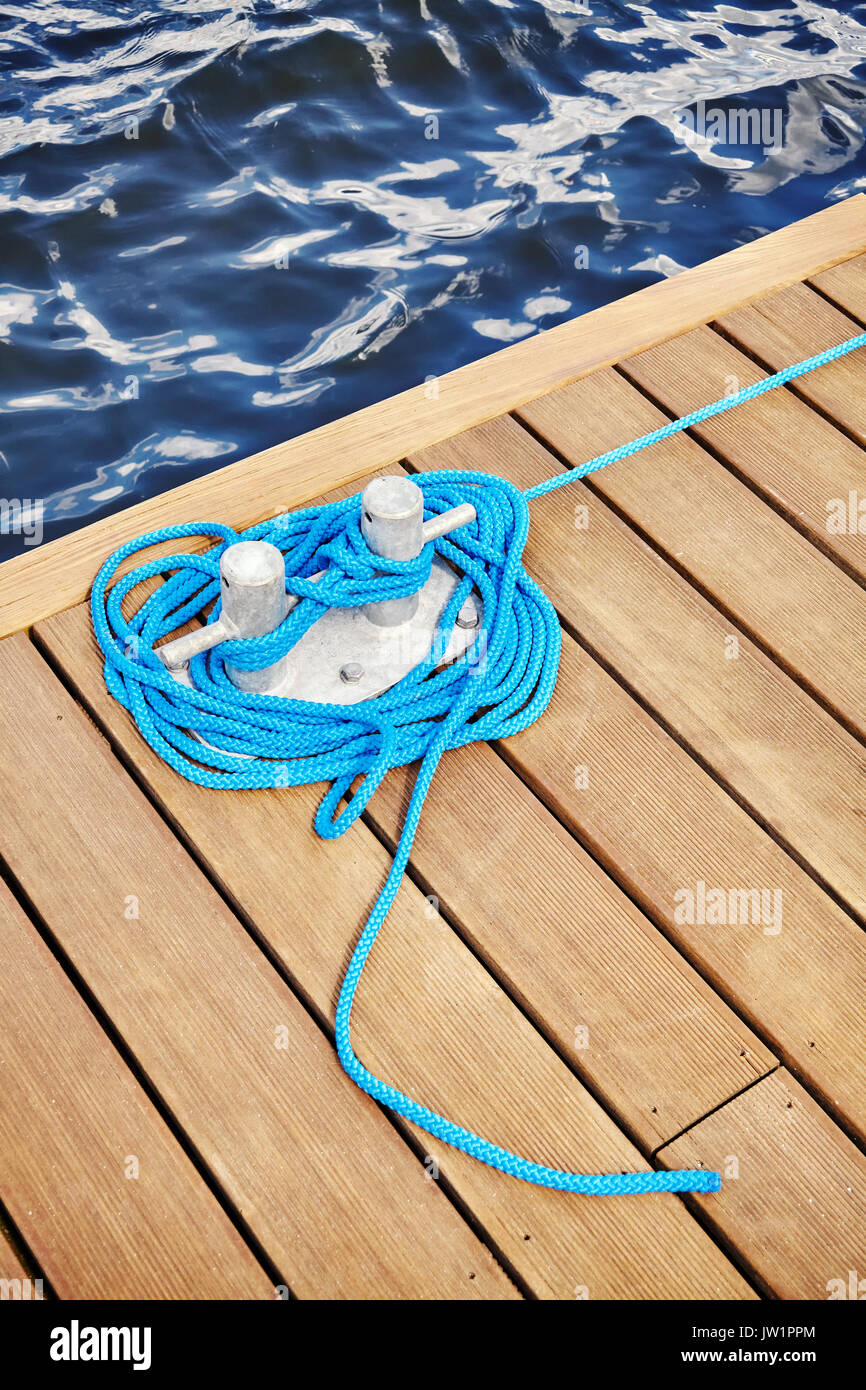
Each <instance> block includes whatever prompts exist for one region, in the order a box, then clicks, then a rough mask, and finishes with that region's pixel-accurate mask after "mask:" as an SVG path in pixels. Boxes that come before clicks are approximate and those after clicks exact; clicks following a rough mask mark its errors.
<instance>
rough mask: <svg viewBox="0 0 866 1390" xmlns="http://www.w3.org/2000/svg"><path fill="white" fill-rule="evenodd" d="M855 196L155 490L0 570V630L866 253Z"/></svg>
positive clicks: (864, 225) (865, 227)
mask: <svg viewBox="0 0 866 1390" xmlns="http://www.w3.org/2000/svg"><path fill="white" fill-rule="evenodd" d="M863 208H864V202H863V195H859V194H858V195H857V196H856V197H853V198H849V199H848V200H847V201H845V202H843V203H837V204H834V205H833V206H832V207H827V208H824V209H822V210H821V211H820V212H817V213H815V214H814V215H813V216H811V217H807V218H805V219H804V220H803V221H801V222H797V223H795V224H794V225H793V226H790V227H785V228H783V229H782V230H780V231H777V232H772V233H771V234H770V235H769V236H766V237H762V238H760V239H758V240H756V241H752V242H749V243H748V244H747V245H745V246H739V247H737V248H736V249H735V250H733V251H729V252H727V253H726V254H725V255H723V256H718V257H716V258H715V259H713V260H711V261H707V262H706V263H705V264H703V265H701V266H696V267H694V268H693V269H691V270H686V271H683V272H682V273H681V274H680V275H677V276H676V277H675V278H674V279H670V280H662V281H658V282H656V283H655V284H653V285H650V286H648V287H647V288H646V289H643V290H639V291H638V292H637V293H636V294H632V295H628V296H627V297H626V298H624V299H621V300H619V301H618V302H616V303H614V304H608V305H604V306H602V307H601V308H599V309H595V310H593V311H592V312H591V313H589V314H584V315H583V316H582V317H580V318H578V319H574V320H572V321H571V322H570V323H566V324H562V325H560V326H559V327H558V328H553V329H550V330H549V331H548V332H546V333H543V334H540V335H539V336H538V337H532V338H529V339H525V340H524V341H522V342H520V343H514V344H512V345H511V346H510V347H507V348H504V349H502V350H501V351H500V352H497V353H493V354H492V355H490V356H488V357H485V358H482V359H480V360H479V361H477V362H473V363H471V364H469V365H468V366H465V367H461V368H459V369H458V370H457V371H455V372H449V373H447V374H446V375H444V376H442V377H441V378H440V379H439V381H438V382H437V383H436V387H435V389H433V388H432V387H431V385H430V383H427V382H425V383H423V384H421V385H418V386H415V387H413V388H412V389H411V390H409V391H404V392H402V393H401V394H400V395H398V396H393V397H391V398H390V399H388V400H386V401H381V402H379V403H378V404H376V405H374V406H370V407H368V408H367V409H365V410H362V411H358V412H356V413H355V414H353V415H349V416H346V417H345V419H342V420H335V421H333V422H331V423H330V424H327V425H324V426H322V427H321V428H320V429H317V430H313V431H311V432H310V433H308V434H306V435H302V436H300V437H299V438H297V439H293V440H290V441H289V442H287V443H285V444H280V445H277V446H275V447H274V448H271V449H266V450H264V451H263V452H262V453H259V454H255V455H253V456H252V457H251V458H248V459H244V460H243V461H241V462H239V463H235V464H230V465H229V466H228V467H227V468H222V469H219V470H217V471H216V472H214V473H210V474H208V475H207V476H205V477H203V478H199V479H197V480H195V481H193V482H190V483H186V484H184V485H183V486H182V487H180V488H175V489H173V490H172V491H171V492H168V493H164V494H163V495H162V496H160V497H157V498H151V499H149V500H147V501H145V502H141V503H139V504H138V505H136V506H134V507H130V508H128V509H126V510H125V511H124V512H121V513H120V514H118V515H116V516H113V517H108V518H107V519H105V520H103V521H98V522H95V523H93V524H92V525H90V526H86V527H83V528H82V529H81V530H79V531H77V532H75V533H74V534H73V535H70V536H67V537H64V538H62V539H60V540H58V541H53V542H51V543H50V544H48V545H45V546H43V547H41V548H40V549H39V550H35V551H30V552H28V553H27V554H25V555H22V556H19V557H16V558H15V559H13V560H9V561H7V562H6V564H5V565H4V567H3V579H4V583H3V591H2V596H0V636H2V635H5V634H7V633H10V632H15V631H18V630H19V629H20V628H23V627H27V626H29V625H31V624H32V623H34V622H36V621H37V620H38V619H39V618H43V617H46V616H47V615H49V614H50V613H54V612H58V611H59V610H60V609H63V608H67V607H70V606H71V605H72V604H75V603H80V602H81V601H82V600H83V599H84V598H85V596H86V593H87V590H88V587H89V585H90V583H91V581H92V579H93V576H94V574H95V572H96V570H97V569H98V567H99V565H100V563H101V562H102V560H103V559H104V558H105V556H106V554H108V553H109V552H110V551H111V550H113V549H114V548H115V547H116V546H118V545H120V544H121V543H122V542H124V541H126V540H129V539H131V538H133V537H135V536H136V535H139V534H141V533H143V532H145V531H150V530H153V529H154V528H156V527H158V526H165V525H171V524H174V523H176V522H179V521H189V520H201V519H203V518H204V519H208V518H218V519H219V520H221V521H223V522H225V523H227V524H230V525H234V526H246V525H250V524H252V523H253V522H254V521H258V520H260V519H262V518H263V517H264V516H267V515H268V514H269V513H271V512H272V511H273V510H274V509H281V508H284V507H291V506H298V505H299V504H300V503H302V502H304V501H306V500H308V499H309V498H311V497H314V496H316V495H317V494H319V493H321V492H323V491H324V490H326V489H327V488H329V487H334V486H337V485H339V484H341V483H345V482H349V481H351V480H352V479H356V478H360V477H362V476H363V475H364V474H365V473H369V472H371V471H372V470H373V469H375V468H378V467H382V466H384V465H385V464H387V463H391V462H395V461H397V460H399V459H400V458H401V457H402V456H403V455H404V454H405V453H407V452H409V451H414V450H419V449H422V448H425V447H426V446H428V445H430V444H433V443H435V442H436V441H438V440H441V439H444V438H446V437H447V436H449V435H451V434H454V433H456V432H457V431H459V430H464V429H466V428H468V427H469V426H470V425H473V424H476V423H478V422H479V421H483V420H489V419H491V418H493V417H494V416H497V415H499V414H501V413H502V412H503V411H505V410H511V409H514V408H515V407H516V406H518V405H521V404H524V403H525V402H527V401H529V400H532V399H533V398H534V397H536V396H539V395H542V394H544V393H545V392H547V391H550V390H552V389H553V388H554V387H556V386H560V385H562V384H564V383H565V382H568V381H575V380H577V379H579V378H580V377H582V376H585V375H586V374H587V373H589V372H592V371H594V370H596V369H597V368H598V367H600V366H607V365H610V364H611V363H612V362H616V361H620V360H622V359H623V358H626V357H629V356H631V354H632V353H635V352H638V351H640V350H641V349H643V348H646V347H650V346H652V345H653V344H654V343H658V342H661V341H663V340H664V339H665V338H670V337H673V336H675V335H676V334H678V333H684V332H686V331H687V330H688V329H690V328H694V327H696V326H697V325H698V324H700V323H705V322H706V321H707V320H708V319H710V318H711V317H712V316H713V315H719V314H724V313H727V312H729V311H731V310H732V309H734V308H736V307H737V306H739V305H742V304H746V303H748V302H750V301H751V300H753V299H755V298H757V297H758V296H759V295H765V294H767V293H768V292H769V291H771V290H774V289H778V288H780V287H781V286H783V285H788V284H790V283H791V282H792V281H797V280H802V279H804V278H805V277H806V276H808V275H814V274H816V273H818V272H820V271H821V270H824V269H826V268H828V267H830V266H832V265H835V264H836V263H837V262H839V261H841V260H844V259H846V258H847V257H850V256H854V255H857V254H858V253H860V252H862V251H864V250H866V219H864V217H863Z"/></svg>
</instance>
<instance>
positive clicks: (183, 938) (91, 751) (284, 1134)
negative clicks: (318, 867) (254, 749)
mask: <svg viewBox="0 0 866 1390" xmlns="http://www.w3.org/2000/svg"><path fill="white" fill-rule="evenodd" d="M0 683H2V687H3V690H4V716H5V717H4V720H3V724H2V726H0V795H2V802H3V806H4V810H5V819H4V825H3V832H2V852H3V855H4V858H5V859H6V862H7V863H8V864H9V867H10V871H11V872H12V873H13V874H14V875H15V876H16V878H17V879H18V881H19V882H20V883H21V884H22V885H23V887H24V889H25V891H26V892H27V893H28V895H29V897H30V899H31V900H32V902H33V904H34V907H35V909H36V911H38V912H39V913H40V915H41V916H42V917H43V919H44V920H45V921H46V922H47V923H48V924H49V925H50V927H51V930H52V931H53V932H54V934H55V936H56V938H57V940H58V941H59V943H60V944H61V946H62V947H63V949H64V950H65V951H66V952H67V954H68V956H69V958H70V959H71V961H72V962H73V964H74V965H75V967H76V969H77V970H78V971H79V972H80V974H81V976H82V978H83V979H84V980H85V982H86V983H87V985H88V987H89V988H90V989H91V990H92V991H93V994H94V996H95V998H96V999H97V1001H98V1002H99V1003H100V1005H101V1006H102V1008H104V1009H105V1012H106V1014H107V1015H108V1016H109V1017H110V1018H111V1019H112V1021H113V1023H114V1025H115V1026H116V1027H117V1028H118V1030H119V1031H120V1033H121V1035H122V1036H123V1038H124V1039H125V1041H126V1042H127V1044H128V1046H129V1048H130V1050H131V1052H132V1054H133V1055H134V1056H135V1058H136V1059H137V1061H138V1063H139V1064H140V1065H141V1067H142V1069H143V1070H144V1072H145V1073H146V1074H147V1076H148V1077H149V1078H150V1080H151V1082H152V1083H153V1085H154V1086H155V1088H156V1089H157V1091H158V1092H159V1094H160V1095H161V1096H162V1098H163V1100H164V1101H165V1103H166V1105H167V1106H168V1108H169V1110H170V1111H171V1113H172V1114H173V1115H174V1116H175V1118H176V1119H177V1121H178V1123H179V1124H180V1125H181V1126H182V1128H183V1129H184V1131H185V1132H186V1134H187V1135H188V1136H189V1138H190V1140H191V1142H192V1143H193V1144H194V1145H195V1147H196V1149H197V1151H198V1152H199V1153H200V1154H201V1156H202V1158H203V1160H204V1162H205V1163H207V1165H208V1167H209V1168H210V1169H211V1171H212V1172H213V1173H214V1174H215V1175H216V1177H217V1179H218V1180H219V1182H220V1183H221V1185H222V1187H223V1189H224V1191H225V1192H226V1193H227V1195H228V1197H229V1199H230V1200H231V1201H232V1202H233V1203H234V1204H235V1206H236V1207H237V1209H238V1210H239V1211H240V1213H241V1214H242V1216H243V1217H244V1219H245V1220H246V1221H247V1223H248V1225H249V1227H250V1228H251V1229H252V1231H253V1232H254V1233H255V1234H256V1235H257V1236H258V1237H259V1239H260V1240H261V1242H262V1244H263V1246H264V1247H265V1249H266V1250H267V1252H268V1254H269V1255H270V1256H271V1258H272V1259H273V1260H274V1262H275V1263H276V1265H277V1267H278V1268H279V1269H280V1271H281V1272H282V1273H283V1275H284V1276H285V1279H286V1282H287V1283H288V1284H289V1285H290V1287H291V1288H292V1289H293V1290H294V1291H295V1292H296V1293H297V1294H298V1295H299V1296H301V1297H335V1296H336V1297H380V1296H381V1295H382V1291H383V1289H387V1291H388V1294H389V1296H391V1297H395V1298H397V1297H414V1298H419V1297H424V1298H438V1297H476V1298H485V1297H511V1296H513V1295H514V1290H513V1286H512V1285H511V1283H510V1282H509V1281H508V1279H507V1278H506V1277H505V1276H504V1274H503V1273H502V1271H501V1270H500V1269H499V1267H498V1266H497V1265H496V1263H495V1262H494V1260H493V1259H492V1257H491V1256H490V1254H489V1252H488V1251H487V1250H486V1249H485V1248H484V1246H483V1245H482V1244H481V1243H480V1242H479V1241H478V1239H477V1238H476V1237H475V1236H474V1235H473V1234H472V1232H471V1231H470V1230H469V1228H468V1226H467V1225H466V1224H465V1223H464V1221H463V1220H462V1219H461V1218H460V1217H459V1216H458V1214H457V1212H456V1211H455V1209H454V1207H453V1206H452V1205H450V1204H449V1202H448V1201H447V1200H446V1199H445V1198H444V1196H443V1195H442V1193H441V1192H440V1190H439V1189H438V1188H437V1186H436V1185H435V1184H433V1183H428V1182H426V1181H425V1175H424V1169H423V1167H422V1165H421V1164H420V1163H419V1162H418V1161H417V1159H416V1158H415V1157H414V1156H413V1155H412V1153H411V1152H410V1151H409V1149H408V1148H407V1146H406V1144H405V1142H404V1141H403V1140H402V1139H401V1138H400V1136H399V1135H398V1134H397V1133H396V1131H395V1129H394V1128H393V1126H392V1125H391V1124H390V1123H389V1121H388V1120H387V1118H386V1117H385V1116H384V1115H383V1114H382V1112H381V1111H380V1110H379V1109H378V1107H377V1106H376V1105H374V1103H373V1102H372V1101H371V1100H369V1098H368V1097H366V1096H364V1095H363V1094H362V1093H361V1092H360V1091H359V1090H358V1089H357V1088H356V1087H355V1086H354V1085H353V1084H352V1082H351V1081H349V1079H348V1077H346V1075H345V1074H344V1073H343V1071H342V1070H341V1068H340V1066H339V1063H338V1062H337V1060H336V1057H335V1056H334V1052H333V1049H332V1048H331V1045H330V1043H329V1041H328V1039H327V1038H325V1037H324V1036H323V1035H322V1032H321V1030H320V1029H319V1028H318V1027H317V1026H316V1024H315V1023H314V1021H313V1020H312V1019H311V1018H310V1016H309V1014H308V1013H307V1012H306V1010H305V1009H304V1008H303V1007H302V1005H301V1004H300V1002H299V1001H298V1000H297V998H296V997H295V995H294V994H293V993H292V992H291V990H290V989H289V988H288V987H287V986H286V985H285V984H284V983H283V981H282V980H281V979H280V978H279V976H278V974H277V973H276V971H275V970H274V969H273V967H272V966H271V965H270V964H269V963H268V961H267V960H266V959H265V958H264V956H263V955H262V954H261V952H260V950H259V949H258V947H257V946H256V944H255V943H254V942H253V941H252V939H251V938H250V936H249V934H248V933H247V932H246V931H245V930H244V928H243V927H242V926H241V924H240V923H239V922H238V921H237V919H236V917H235V916H234V915H233V914H232V913H231V912H230V911H229V910H228V908H226V906H225V905H224V903H223V901H222V899H221V898H220V896H219V895H218V894H217V892H216V891H215V890H214V889H213V888H212V887H211V886H210V885H209V884H208V883H207V881H206V879H205V878H204V877H203V875H202V874H201V872H200V871H199V870H198V869H197V868H196V866H195V864H194V863H193V861H192V860H191V859H190V858H189V856H188V854H187V853H186V852H185V851H184V850H183V849H182V848H181V846H180V844H179V843H178V841H177V840H176V839H175V837H174V836H173V835H172V834H171V833H170V831H169V830H168V829H167V827H166V826H165V824H164V822H163V821H162V819H161V818H160V817H159V815H158V814H157V812H156V811H155V810H154V809H153V807H152V806H151V805H150V803H149V802H148V801H147V800H146V798H145V797H144V796H143V794H142V793H141V792H140V791H139V789H138V788H137V787H136V786H135V784H134V783H133V782H132V780H131V779H130V778H129V777H128V776H127V774H126V773H125V772H124V771H123V770H122V769H121V768H120V766H119V764H118V763H117V761H116V759H115V758H114V756H113V754H112V753H111V751H110V749H109V748H108V746H107V744H106V743H105V740H104V739H103V738H101V737H100V735H99V734H98V733H97V732H96V730H95V729H94V728H93V726H92V725H91V724H90V722H89V721H88V719H87V718H86V716H85V715H84V714H83V713H82V711H81V710H80V708H79V707H78V706H77V705H76V704H75V702H74V701H73V700H72V698H71V697H70V696H69V695H68V694H67V693H66V691H65V690H64V689H63V687H62V686H61V685H60V683H59V681H57V679H56V677H54V675H53V674H52V673H51V671H50V669H49V668H48V666H47V665H46V663H45V662H44V660H43V659H42V658H41V657H40V656H39V654H38V653H37V652H36V651H35V650H34V648H33V646H32V645H31V643H30V642H29V641H27V639H26V638H24V637H15V638H10V639H7V640H6V641H4V642H3V643H0ZM22 769H26V775H22ZM46 859H48V861H49V862H50V872H48V873H46V871H45V865H46ZM286 901H290V899H289V900H284V901H283V904H282V909H281V910H282V911H285V910H286ZM127 911H129V912H130V913H132V914H133V915H132V916H131V917H130V918H127V916H126V913H127ZM135 912H137V913H138V916H137V917H136V916H135V915H134V913H135ZM383 1230H385V1231H387V1232H388V1233H389V1239H388V1240H387V1241H383V1239H382V1232H383ZM472 1276H474V1278H473V1277H472Z"/></svg>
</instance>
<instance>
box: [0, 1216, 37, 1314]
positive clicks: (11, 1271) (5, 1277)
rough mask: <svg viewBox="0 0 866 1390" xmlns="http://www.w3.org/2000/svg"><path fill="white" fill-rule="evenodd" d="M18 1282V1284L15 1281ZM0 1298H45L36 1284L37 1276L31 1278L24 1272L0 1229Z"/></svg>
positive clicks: (6, 1237) (9, 1242) (7, 1238)
mask: <svg viewBox="0 0 866 1390" xmlns="http://www.w3.org/2000/svg"><path fill="white" fill-rule="evenodd" d="M16 1280H18V1284H16V1283H15V1281H16ZM0 1290H2V1291H3V1292H2V1293H0V1297H2V1299H3V1300H4V1301H5V1300H6V1299H10V1300H12V1299H14V1300H16V1301H17V1300H23V1299H31V1298H32V1299H36V1300H37V1301H38V1300H39V1299H40V1298H44V1297H45V1289H44V1287H43V1288H41V1289H40V1286H39V1284H38V1283H37V1276H33V1275H31V1274H30V1273H29V1271H28V1270H26V1269H25V1268H24V1266H23V1264H22V1263H21V1261H20V1259H19V1258H18V1255H17V1253H16V1252H15V1250H14V1248H13V1246H12V1243H11V1241H10V1239H9V1237H8V1235H7V1234H6V1232H5V1231H3V1230H2V1229H0Z"/></svg>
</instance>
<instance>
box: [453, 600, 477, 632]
mask: <svg viewBox="0 0 866 1390" xmlns="http://www.w3.org/2000/svg"><path fill="white" fill-rule="evenodd" d="M457 626H458V627H477V626H478V609H477V608H476V607H475V600H474V599H471V598H468V599H467V600H466V602H465V603H464V605H463V607H462V608H461V609H460V612H459V613H458V614H457Z"/></svg>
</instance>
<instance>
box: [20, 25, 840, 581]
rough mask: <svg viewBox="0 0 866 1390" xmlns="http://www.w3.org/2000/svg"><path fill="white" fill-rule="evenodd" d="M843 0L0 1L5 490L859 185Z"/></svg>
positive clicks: (145, 460)
mask: <svg viewBox="0 0 866 1390" xmlns="http://www.w3.org/2000/svg"><path fill="white" fill-rule="evenodd" d="M864 18H866V8H864V6H862V5H853V6H848V5H841V4H840V5H828V4H815V3H811V2H810V0H790V3H772V2H769V3H763V4H758V5H755V6H749V7H743V6H737V5H732V4H724V3H718V4H711V5H710V4H705V5H703V6H688V7H686V6H683V5H674V4H657V5H653V6H652V7H650V6H648V5H646V4H642V3H636V4H626V3H621V2H618V3H607V2H602V3H589V4H586V3H580V2H579V0H394V3H392V4H390V5H388V6H387V7H385V6H380V7H377V8H374V7H362V8H361V9H360V10H359V7H358V6H353V5H350V4H348V3H346V0H283V3H255V4H253V3H227V2H226V0H150V3H148V4H145V5H142V4H141V3H139V2H138V0H136V2H135V3H133V0H120V3H111V4H109V3H104V4H103V3H89V4H74V3H69V4H63V3H48V2H47V0H41V2H37V3H28V4H26V5H24V4H20V5H3V4H0V21H2V22H0V74H2V84H0V249H2V261H0V267H2V269H0V277H2V280H3V282H4V283H2V284H0V465H2V478H3V489H4V490H5V492H6V494H7V496H13V495H15V496H18V495H20V496H22V497H24V496H26V497H27V498H33V497H41V498H43V499H44V500H45V521H46V524H45V536H46V538H50V537H52V536H55V535H59V534H61V533H62V532H63V531H65V530H69V529H71V528H72V527H74V526H76V525H80V524H82V523H83V522H84V521H87V520H90V519H93V518H96V517H98V516H102V515H106V514H108V513H109V512H111V511H113V510H116V509H118V508H119V507H121V506H124V505H127V504H128V503H129V502H130V501H133V500H136V499H138V498H141V497H146V496H151V495H154V494H155V493H157V492H159V491H160V490H161V489H162V488H165V487H169V486H173V485H174V484H175V483H177V482H181V481H184V480H186V479H188V478H191V477H195V476H198V475H200V474H202V473H204V472H206V471H208V470H209V469H210V468H214V467H218V466H220V465H221V464H223V463H225V462H228V461H229V460H230V459H233V458H237V457H241V456H243V455H244V454H247V453H252V452H254V451H256V450H258V449H261V448H263V447H266V446H267V445H269V444H272V443H275V442H277V441H278V440H280V439H284V438H288V437H290V436H292V435H295V434H298V433H300V432H301V431H303V430H306V429H310V428H312V427H313V426H315V425H318V424H321V423H322V422H323V421H325V420H328V419H331V418H334V417H335V416H339V415H343V414H347V413H349V412H350V411H352V410H355V409H358V408H359V407H360V406H363V405H365V404H367V403H369V402H370V401H373V400H377V399H380V398H382V397H384V396H387V395H391V394H393V393H395V392H397V391H400V390H402V389H404V388H405V387H407V386H410V385H413V384H415V383H416V382H422V381H425V380H427V379H429V378H431V377H435V376H438V375H440V374H442V373H444V372H446V371H448V370H450V369H451V368H453V367H455V366H458V365H459V364H461V363H463V362H466V361H470V360H472V359H473V358H476V357H478V356H481V355H483V354H485V353H487V352H490V351H492V350H494V349H495V348H497V347H499V346H501V345H502V344H505V343H509V342H514V341H517V340H519V339H521V338H524V337H528V336H529V335H531V334H532V333H535V332H538V331H540V330H542V329H545V328H548V327H550V326H552V325H553V324H555V323H558V322H561V321H562V320H563V319H564V318H566V317H568V316H571V315H573V314H577V313H581V312H583V311H584V310H586V309H589V308H592V307H594V306H595V305H597V304H600V303H603V302H605V301H607V300H609V299H612V298H616V297H618V296H619V295H621V294H625V293H627V292H628V291H629V290H632V289H636V288H639V287H640V286H641V285H645V284H648V283H650V282H651V281H653V280H655V279H658V278H660V277H665V276H670V275H674V274H677V273H679V271H680V270H681V269H682V267H683V266H686V265H691V264H694V263H695V262H697V261H701V260H704V259H706V258H707V257H709V256H712V255H714V254H717V253H718V252H720V251H722V250H725V249H727V248H728V247H730V246H732V245H735V244H738V243H740V242H744V241H747V240H749V239H751V238H752V237H753V236H755V235H758V234H759V233H760V232H762V231H766V230H770V229H772V228H773V227H776V226H780V225H783V224H785V223H788V222H790V221H792V220H794V219H795V218H797V217H801V216H804V215H806V214H807V213H808V212H811V211H813V210H814V209H816V208H817V207H819V206H821V205H822V203H826V202H828V201H832V200H834V199H837V198H841V197H844V196H846V195H847V194H849V193H852V192H856V191H859V190H862V189H864V188H866V160H864V153H863V143H864V140H863V130H864V119H863V111H864V98H866V88H864V76H866V74H864V62H866V23H864ZM713 113H721V117H722V119H721V121H718V120H717V121H716V125H715V127H714V126H713V125H712V121H713V120H714V119H715V117H714V114H713ZM762 120H763V121H764V122H765V128H764V127H761V121H762ZM738 121H741V122H742V124H740V125H738ZM752 121H754V122H755V123H756V124H755V125H754V127H753V126H752V125H751V124H749V123H750V122H752ZM23 543H24V538H23V537H20V536H16V535H0V555H7V554H12V553H14V552H15V551H16V550H18V549H20V548H21V546H22V545H23Z"/></svg>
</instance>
